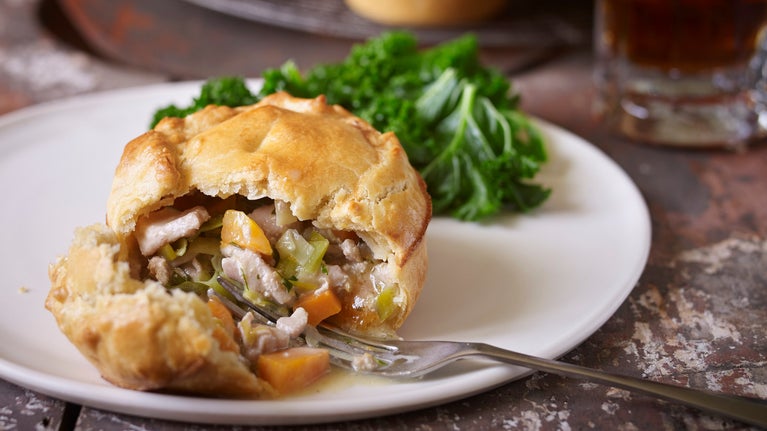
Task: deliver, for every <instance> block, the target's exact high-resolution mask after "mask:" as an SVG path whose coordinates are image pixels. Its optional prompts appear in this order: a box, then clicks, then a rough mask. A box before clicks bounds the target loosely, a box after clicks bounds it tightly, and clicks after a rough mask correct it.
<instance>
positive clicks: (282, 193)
mask: <svg viewBox="0 0 767 431" xmlns="http://www.w3.org/2000/svg"><path fill="white" fill-rule="evenodd" d="M199 193H202V194H204V195H207V196H211V197H217V198H227V197H229V196H232V195H242V196H245V197H246V198H248V199H250V200H257V199H261V198H265V197H268V198H271V199H276V200H280V201H283V202H286V203H288V204H289V207H290V210H291V212H292V213H293V214H294V215H295V216H296V217H297V218H299V219H301V220H312V223H313V224H314V225H315V226H316V227H318V228H326V229H332V230H341V231H351V232H355V233H356V234H357V235H358V236H359V237H360V238H361V239H363V240H364V241H365V243H366V244H367V245H368V246H369V247H370V249H371V250H372V252H373V255H374V256H375V258H377V259H379V260H381V261H384V262H386V268H387V270H386V271H387V273H388V276H389V277H390V278H391V279H393V280H396V282H397V284H398V286H399V290H400V295H399V297H398V299H397V301H396V304H397V306H398V307H399V309H398V311H397V312H396V313H395V314H394V315H392V316H391V317H390V318H387V319H385V321H383V322H382V321H381V319H379V318H378V316H376V315H375V313H374V311H373V310H371V309H370V308H367V309H360V308H359V307H356V306H354V300H355V297H354V296H355V295H357V294H364V292H362V293H360V292H356V291H352V292H350V293H349V295H348V296H347V297H345V298H342V301H343V303H344V304H343V309H342V311H341V313H339V314H338V315H336V316H334V317H333V318H332V319H333V322H334V323H335V324H337V325H339V326H342V327H344V328H346V329H348V330H350V331H353V332H357V333H362V334H368V335H378V336H386V335H392V334H394V332H395V331H396V329H397V328H399V327H400V326H401V325H402V323H403V322H404V320H405V318H406V317H407V315H408V314H409V313H410V311H411V310H412V308H413V305H414V304H415V302H416V300H417V298H418V295H419V293H420V291H421V288H422V286H423V284H424V281H425V278H426V268H427V256H426V244H425V239H424V234H425V232H426V228H427V225H428V223H429V220H430V218H431V202H430V199H429V196H428V194H427V192H426V186H425V184H424V182H423V180H422V179H421V177H420V176H419V175H418V173H417V172H416V171H415V170H414V169H413V168H412V166H410V164H409V162H408V160H407V156H406V154H405V152H404V150H403V149H402V147H401V146H400V144H399V142H398V140H397V138H396V137H395V136H394V134H392V133H384V134H381V133H379V132H377V131H376V130H375V129H373V128H372V127H371V126H370V125H369V124H367V123H366V122H364V121H363V120H361V119H359V118H358V117H355V116H353V115H352V114H350V113H349V112H347V111H345V110H344V109H343V108H341V107H338V106H331V105H327V104H326V103H325V99H324V98H323V97H318V98H316V99H298V98H293V97H291V96H289V95H287V94H285V93H278V94H275V95H272V96H269V97H267V98H265V99H264V100H262V101H261V102H260V103H258V104H256V105H252V106H245V107H239V108H228V107H216V106H209V107H207V108H205V109H204V110H202V111H200V112H198V113H195V114H192V115H190V116H188V117H186V118H166V119H164V120H163V121H161V122H160V123H159V124H158V125H157V127H155V129H154V130H151V131H149V132H147V133H145V134H143V135H141V136H139V137H137V138H136V139H134V140H132V141H131V142H129V143H128V144H127V145H126V147H125V149H124V152H123V156H122V158H121V160H120V162H119V164H118V166H117V169H116V171H115V177H114V180H113V185H112V191H111V194H110V196H109V199H108V201H107V226H104V225H93V226H89V227H87V228H82V229H79V230H78V231H77V232H76V234H75V239H74V241H73V243H72V246H71V248H70V250H69V253H68V255H67V256H65V257H62V258H59V259H58V260H57V261H56V262H55V263H54V264H53V265H51V268H50V271H49V275H50V279H51V282H52V287H51V291H50V293H49V295H48V298H47V301H46V307H47V308H48V309H49V310H50V311H51V312H52V313H53V314H54V316H55V317H56V320H57V322H58V324H59V327H60V328H61V330H62V332H64V334H65V335H67V337H68V338H69V339H70V340H71V341H72V343H73V344H74V345H75V346H76V347H77V348H78V349H79V350H80V351H81V352H82V353H83V355H85V356H86V357H87V358H88V359H89V360H90V361H91V362H92V363H93V364H94V365H96V367H97V368H98V369H99V370H100V372H101V373H102V375H103V376H104V378H105V379H106V380H108V381H110V382H112V383H114V384H116V385H118V386H122V387H127V388H133V389H141V390H159V389H163V390H171V391H181V392H191V393H198V394H207V395H214V396H234V397H256V398H264V397H271V396H273V395H275V394H274V391H273V390H272V388H271V387H270V386H269V385H268V384H267V383H265V382H263V381H262V380H260V379H258V378H257V377H256V376H255V375H254V374H253V373H252V372H251V371H250V369H249V367H248V366H247V364H246V362H244V361H243V360H242V357H241V356H240V355H238V354H237V353H235V352H232V351H229V350H226V349H225V348H223V347H222V346H223V345H225V344H227V343H222V344H219V341H218V338H217V336H216V335H215V334H214V330H215V328H216V325H217V322H216V321H215V319H214V318H213V316H212V314H211V312H210V310H209V309H208V307H207V306H206V304H205V302H204V300H203V299H202V298H200V297H198V296H197V295H195V294H192V293H184V292H180V291H175V290H173V291H170V292H169V291H168V290H167V289H166V288H165V287H164V286H163V285H162V284H160V283H159V282H157V281H153V280H142V279H141V277H142V276H141V274H145V268H146V258H145V257H143V256H141V254H140V253H139V251H138V250H137V248H138V247H137V244H136V238H135V236H134V229H135V226H136V222H137V220H138V219H139V218H140V217H142V216H145V215H147V214H149V213H151V212H153V211H155V210H157V209H160V208H162V207H166V206H171V205H173V204H174V202H177V199H179V198H181V197H184V196H191V195H199Z"/></svg>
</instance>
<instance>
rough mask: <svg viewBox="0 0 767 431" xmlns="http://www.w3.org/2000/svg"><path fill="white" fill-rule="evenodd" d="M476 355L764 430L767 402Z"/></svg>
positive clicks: (499, 352) (490, 353)
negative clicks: (678, 404) (615, 389)
mask: <svg viewBox="0 0 767 431" xmlns="http://www.w3.org/2000/svg"><path fill="white" fill-rule="evenodd" d="M471 347H472V349H473V350H475V351H476V354H477V355H480V356H485V357H489V358H493V359H496V360H499V361H502V362H506V363H509V364H513V365H521V366H524V367H526V368H531V369H535V370H538V371H545V372H548V373H552V374H557V375H561V376H565V377H573V378H579V379H585V380H588V381H592V382H596V383H602V384H605V385H608V386H613V387H617V388H622V389H627V390H629V391H635V392H642V393H645V394H649V395H653V396H655V397H657V398H661V399H665V400H669V401H674V402H678V403H681V404H684V405H687V406H690V407H695V408H698V409H700V410H705V411H708V412H712V413H717V414H720V415H722V416H727V417H730V418H733V419H738V420H740V421H743V422H746V423H749V424H752V425H757V426H759V427H767V400H762V399H758V398H748V397H739V396H734V395H724V394H718V393H714V392H709V391H706V390H701V389H692V388H686V387H681V386H675V385H669V384H665V383H659V382H654V381H650V380H644V379H640V378H636V377H630V376H623V375H619V374H612V373H608V372H604V371H599V370H595V369H591V368H586V367H582V366H579V365H573V364H569V363H566V362H561V361H556V360H552V359H545V358H539V357H535V356H529V355H525V354H523V353H517V352H511V351H508V350H505V349H501V348H500V347H495V346H491V345H489V344H484V343H471Z"/></svg>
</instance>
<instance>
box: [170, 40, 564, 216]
mask: <svg viewBox="0 0 767 431" xmlns="http://www.w3.org/2000/svg"><path fill="white" fill-rule="evenodd" d="M222 80H224V81H223V82H221V81H222ZM240 83H242V86H241V85H239V84H237V83H236V79H234V78H223V79H212V80H210V81H208V82H207V83H206V84H205V86H204V87H203V94H201V96H200V97H199V98H197V99H195V103H194V104H193V106H190V107H189V108H183V109H180V108H177V107H175V106H171V107H168V108H165V109H164V110H161V111H158V113H157V114H156V116H155V121H159V118H161V117H162V116H165V115H177V116H180V115H186V114H188V113H189V111H191V112H193V111H194V110H197V109H200V108H202V107H204V106H205V105H206V104H209V103H219V104H227V105H229V106H234V105H243V104H249V103H253V102H254V101H256V100H260V99H261V98H263V97H265V96H266V95H269V94H272V93H274V92H277V91H287V92H289V93H290V94H292V95H293V96H296V97H316V96H318V95H321V94H324V95H325V96H326V98H327V101H328V103H331V104H339V105H342V106H344V107H345V108H346V109H348V110H350V111H351V112H353V113H354V114H355V115H358V116H360V117H361V118H363V119H365V120H366V121H368V122H369V123H371V124H372V125H373V127H375V128H376V129H378V130H381V131H393V132H394V133H395V134H396V135H397V137H398V138H399V140H400V142H401V143H402V146H403V148H404V149H405V151H406V152H407V154H408V157H409V159H410V162H411V164H412V165H413V166H414V167H415V168H416V169H417V170H418V171H419V172H420V173H421V175H422V176H423V178H424V180H425V181H426V184H427V186H428V190H429V194H430V195H431V197H432V202H433V208H434V213H435V214H449V215H451V216H453V217H456V218H458V219H462V220H481V219H483V218H486V217H488V216H491V215H493V214H496V213H498V212H499V211H500V210H502V209H507V210H510V211H529V210H531V209H534V208H536V207H538V206H540V205H541V204H542V203H543V202H544V201H545V200H546V199H547V198H548V196H549V195H550V192H551V191H550V190H549V189H548V188H546V187H543V186H541V185H539V184H536V183H534V182H533V181H532V180H533V179H534V177H535V176H536V174H537V173H538V171H539V170H540V167H541V165H542V164H543V163H545V161H546V159H547V154H546V149H545V143H544V139H543V137H542V136H541V134H540V131H539V130H538V129H537V128H536V127H535V125H534V124H532V123H531V121H530V119H529V118H528V117H527V116H526V115H525V114H524V113H523V112H521V111H520V109H519V107H518V104H519V97H518V96H517V95H516V94H514V93H513V92H512V91H511V83H510V82H509V80H508V79H507V78H506V77H504V76H503V75H502V74H501V73H499V72H498V71H496V70H494V69H491V68H488V67H484V66H483V65H482V64H481V63H480V61H479V55H478V45H477V40H476V38H475V37H474V36H473V35H470V34H468V35H465V36H463V37H460V38H457V39H454V40H452V41H448V42H446V43H443V44H440V45H437V46H434V47H431V48H429V49H425V50H422V49H419V47H418V43H417V40H416V39H415V37H414V36H413V35H412V34H411V33H408V32H402V31H397V32H389V33H384V34H382V35H381V36H379V37H377V38H373V39H370V40H369V41H367V42H366V43H364V44H359V45H355V46H354V47H353V48H352V49H351V51H350V53H349V55H348V56H347V57H346V58H345V59H344V60H343V61H341V62H338V63H331V64H321V65H318V66H315V67H313V68H311V69H309V70H307V71H306V72H305V73H303V74H302V73H301V72H300V71H299V69H298V67H297V66H296V64H295V63H293V62H287V63H285V64H283V65H282V67H280V68H278V69H270V70H267V71H265V72H264V74H263V86H262V87H261V89H260V91H259V92H258V94H257V95H253V94H251V93H250V92H248V91H247V88H245V87H244V81H240ZM220 101H224V102H225V103H224V102H220Z"/></svg>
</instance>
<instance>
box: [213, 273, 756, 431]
mask: <svg viewBox="0 0 767 431" xmlns="http://www.w3.org/2000/svg"><path fill="white" fill-rule="evenodd" d="M218 281H219V283H220V284H221V286H223V287H224V288H225V289H226V290H227V291H228V292H229V293H230V294H231V295H232V296H233V297H234V298H235V299H236V300H237V302H238V303H239V304H236V303H234V302H232V301H230V300H228V299H227V298H225V297H223V296H221V295H218V294H217V293H216V292H213V291H212V290H210V291H209V294H215V295H217V296H219V298H221V299H222V301H224V303H225V305H227V306H228V307H229V308H230V309H231V310H232V311H233V312H234V313H235V315H238V316H239V317H241V316H242V315H244V314H245V311H244V310H243V309H242V305H244V306H245V307H247V308H248V309H250V310H253V311H254V312H255V313H257V314H258V316H260V318H261V319H263V322H264V323H268V324H270V323H274V322H276V321H277V319H278V318H279V317H282V316H280V315H279V314H277V313H275V312H274V311H273V310H269V309H267V308H265V307H262V306H258V305H256V304H254V303H252V302H251V301H249V300H247V299H246V298H245V297H244V296H243V295H242V293H241V292H242V287H241V286H239V283H236V282H234V281H231V280H228V279H226V278H223V277H220V278H219V280H218ZM240 304H241V305H240ZM303 338H304V340H305V342H306V343H307V344H309V345H314V346H318V347H323V348H326V349H328V351H329V352H330V356H331V362H332V363H333V364H334V365H336V366H338V367H341V368H345V369H349V370H353V371H355V372H358V373H364V374H373V375H378V376H384V377H392V378H415V377H421V376H423V375H425V374H428V373H430V372H432V371H435V370H437V369H439V368H442V367H444V366H445V365H447V364H449V363H451V362H454V361H456V360H458V359H461V358H466V357H470V356H475V357H484V358H488V359H492V360H496V361H500V362H504V363H507V364H512V365H519V366H523V367H525V368H530V369H533V370H538V371H544V372H548V373H552V374H557V375H560V376H565V377H571V378H577V379H583V380H587V381H591V382H595V383H601V384H604V385H607V386H612V387H617V388H622V389H626V390H629V391H634V392H640V393H643V394H647V395H652V396H654V397H656V398H660V399H664V400H667V401H672V402H676V403H680V404H684V405H686V406H690V407H694V408H697V409H700V410H703V411H707V412H711V413H716V414H719V415H722V416H726V417H729V418H732V419H737V420H740V421H743V422H746V423H749V424H752V425H756V426H759V427H767V400H763V399H759V398H750V397H740V396H734V395H726V394H720V393H715V392H710V391H706V390H701V389H693V388H687V387H681V386H675V385H669V384H665V383H659V382H654V381H651V380H646V379H640V378H636V377H631V376H624V375H619V374H614V373H608V372H604V371H599V370H595V369H591V368H586V367H582V366H579V365H573V364H570V363H566V362H561V361H556V360H552V359H546V358H541V357H536V356H531V355H527V354H524V353H518V352H514V351H510V350H506V349H502V348H500V347H496V346H492V345H489V344H485V343H475V342H455V341H404V340H388V339H387V340H378V339H366V338H362V337H358V336H353V335H350V334H348V333H346V332H344V331H342V330H340V329H338V328H335V327H332V326H330V325H326V324H321V325H319V326H317V327H316V328H314V327H311V326H307V329H306V331H304V334H303ZM366 358H367V359H370V360H369V361H365V359H366ZM360 364H367V365H366V366H363V365H360Z"/></svg>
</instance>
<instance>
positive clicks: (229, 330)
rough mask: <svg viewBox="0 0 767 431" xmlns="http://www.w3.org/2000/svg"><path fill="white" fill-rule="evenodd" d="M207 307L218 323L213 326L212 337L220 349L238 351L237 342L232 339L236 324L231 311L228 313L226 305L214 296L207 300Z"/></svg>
mask: <svg viewBox="0 0 767 431" xmlns="http://www.w3.org/2000/svg"><path fill="white" fill-rule="evenodd" d="M208 308H209V309H210V312H211V313H212V314H213V317H214V318H215V319H216V320H217V321H218V323H219V324H218V325H216V327H215V328H213V338H215V339H216V340H217V341H218V345H219V346H220V347H221V350H230V351H233V352H237V351H239V349H240V348H239V346H238V345H237V342H236V341H234V330H235V328H236V326H235V324H234V318H232V313H230V312H229V310H228V309H227V308H226V306H225V305H224V304H222V303H221V301H219V300H218V299H217V298H216V297H213V298H210V299H209V300H208Z"/></svg>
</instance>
